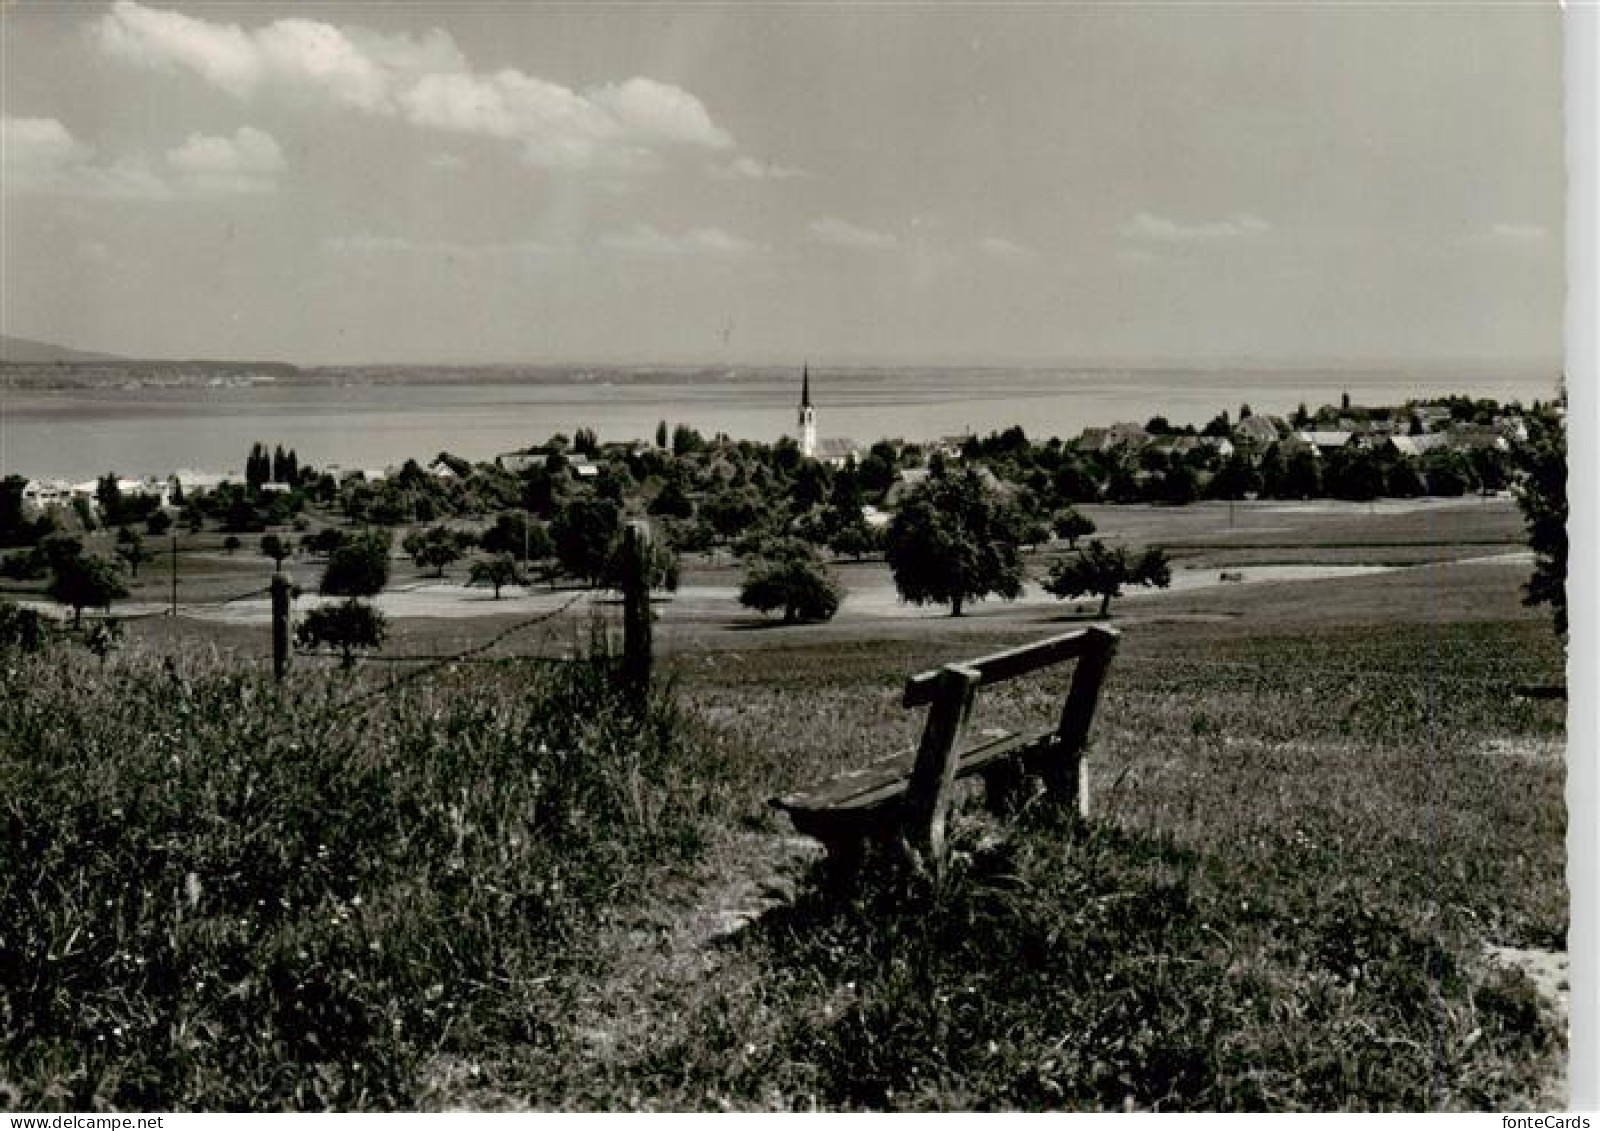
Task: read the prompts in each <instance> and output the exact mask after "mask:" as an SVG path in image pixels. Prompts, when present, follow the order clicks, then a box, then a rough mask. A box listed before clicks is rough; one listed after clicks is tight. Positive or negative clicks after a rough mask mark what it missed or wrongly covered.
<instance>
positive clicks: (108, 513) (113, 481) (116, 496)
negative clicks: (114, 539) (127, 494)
mask: <svg viewBox="0 0 1600 1131" xmlns="http://www.w3.org/2000/svg"><path fill="white" fill-rule="evenodd" d="M94 501H95V502H96V503H98V504H99V506H100V518H101V519H102V520H103V521H104V522H105V524H106V525H107V526H115V525H116V524H117V523H118V522H119V521H121V519H122V485H121V484H120V483H119V482H118V481H117V476H116V473H115V472H107V473H106V474H105V475H102V476H101V477H100V478H99V479H98V480H97V481H96V482H95V486H94Z"/></svg>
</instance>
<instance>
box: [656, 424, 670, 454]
mask: <svg viewBox="0 0 1600 1131" xmlns="http://www.w3.org/2000/svg"><path fill="white" fill-rule="evenodd" d="M666 446H667V422H666V421H665V420H663V421H662V422H661V423H659V424H657V425H656V447H658V448H662V449H665V448H666Z"/></svg>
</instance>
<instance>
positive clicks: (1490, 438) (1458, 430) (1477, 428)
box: [1445, 424, 1511, 452]
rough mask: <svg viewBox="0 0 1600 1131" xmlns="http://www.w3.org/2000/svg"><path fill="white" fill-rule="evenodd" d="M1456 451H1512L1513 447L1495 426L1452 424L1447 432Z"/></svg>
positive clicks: (1451, 445) (1446, 434) (1447, 436)
mask: <svg viewBox="0 0 1600 1131" xmlns="http://www.w3.org/2000/svg"><path fill="white" fill-rule="evenodd" d="M1445 437H1446V439H1447V440H1448V442H1449V444H1450V447H1452V448H1454V449H1455V450H1456V451H1497V452H1504V451H1510V449H1511V445H1510V444H1509V443H1508V442H1507V441H1506V438H1505V437H1504V436H1502V435H1501V434H1500V430H1499V429H1498V428H1496V427H1495V426H1494V425H1493V424H1452V425H1451V426H1450V427H1449V429H1448V430H1447V431H1446V432H1445Z"/></svg>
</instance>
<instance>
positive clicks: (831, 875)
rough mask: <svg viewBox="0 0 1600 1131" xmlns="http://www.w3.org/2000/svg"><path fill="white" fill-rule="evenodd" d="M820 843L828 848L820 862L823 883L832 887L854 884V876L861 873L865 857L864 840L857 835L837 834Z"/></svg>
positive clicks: (846, 886)
mask: <svg viewBox="0 0 1600 1131" xmlns="http://www.w3.org/2000/svg"><path fill="white" fill-rule="evenodd" d="M822 844H823V847H824V848H826V849H827V850H828V855H827V857H826V858H825V859H824V860H823V862H822V876H823V883H824V884H826V885H827V886H828V887H830V888H834V889H842V888H848V887H851V886H852V885H854V884H855V882H856V877H857V876H859V875H860V874H861V864H862V862H863V861H864V860H865V859H866V855H867V844H866V841H865V840H864V839H863V838H861V837H859V836H839V837H831V838H829V839H828V840H825V841H823V842H822Z"/></svg>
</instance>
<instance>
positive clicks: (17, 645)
mask: <svg viewBox="0 0 1600 1131" xmlns="http://www.w3.org/2000/svg"><path fill="white" fill-rule="evenodd" d="M49 640H50V629H49V626H48V625H47V624H46V622H45V617H44V614H42V613H40V612H39V610H38V609H30V608H27V607H25V606H23V605H18V604H16V603H15V602H12V601H0V652H24V653H28V652H38V651H42V650H43V648H44V646H45V645H46V644H47V643H49Z"/></svg>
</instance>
